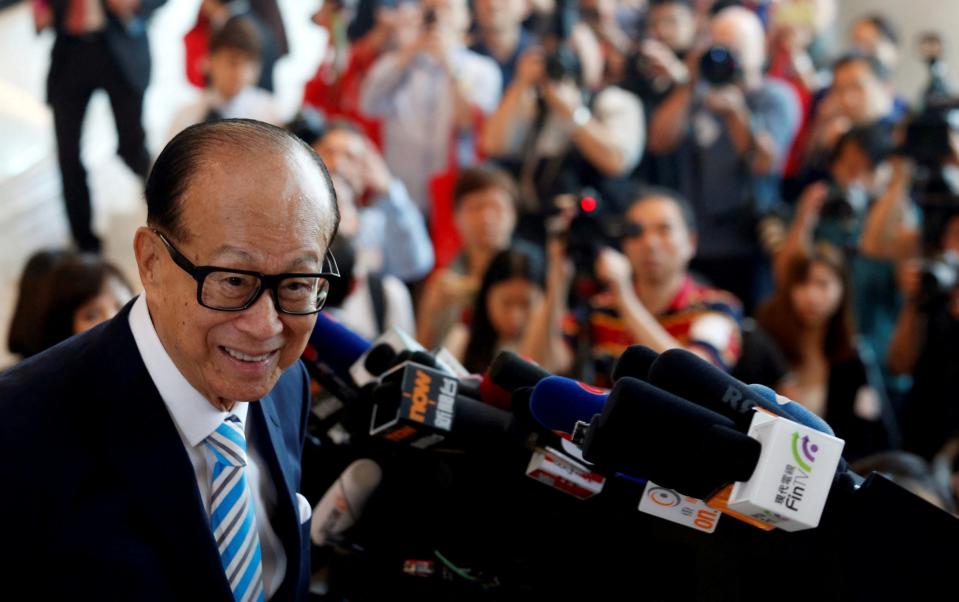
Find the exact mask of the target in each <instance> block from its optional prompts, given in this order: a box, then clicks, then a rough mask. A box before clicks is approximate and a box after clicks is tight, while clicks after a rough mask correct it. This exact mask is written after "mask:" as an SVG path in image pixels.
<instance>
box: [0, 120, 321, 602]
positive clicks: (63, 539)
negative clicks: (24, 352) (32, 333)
mask: <svg viewBox="0 0 959 602" xmlns="http://www.w3.org/2000/svg"><path fill="white" fill-rule="evenodd" d="M146 198H147V207H148V214H147V224H146V225H145V226H144V227H141V228H139V229H138V230H137V232H136V235H135V239H134V248H135V252H136V258H137V264H138V267H139V274H140V279H141V282H142V284H143V289H144V293H143V294H142V295H140V296H139V297H137V298H136V299H135V300H134V301H132V302H131V303H129V304H127V305H126V306H125V307H124V308H123V310H122V311H120V313H119V314H118V315H117V316H116V317H115V318H113V319H111V320H109V321H107V322H105V323H103V324H101V325H99V326H97V327H95V328H93V329H92V330H89V331H87V332H86V333H83V334H81V335H78V336H76V337H73V338H71V339H70V340H68V341H66V342H64V343H63V344H60V345H58V346H56V347H54V348H53V349H50V350H48V351H46V352H44V353H41V354H39V355H37V356H35V357H33V358H31V359H30V360H28V361H26V362H23V363H21V364H19V365H18V366H16V367H14V368H13V369H11V370H9V371H7V372H6V373H3V374H0V454H2V457H3V460H2V461H0V481H2V482H3V485H4V491H5V494H4V495H3V496H0V515H2V516H4V517H7V520H6V521H5V525H6V527H5V529H4V532H5V541H6V545H7V546H9V547H8V549H9V550H11V551H15V552H16V554H15V555H14V557H13V558H9V555H8V559H7V560H5V561H4V563H3V565H2V566H3V568H2V569H0V574H3V575H5V576H7V577H8V578H5V579H4V594H5V595H9V596H10V597H11V599H13V598H15V599H37V600H40V599H69V598H73V597H76V596H77V595H81V597H82V596H84V595H87V594H89V595H93V596H94V597H97V598H104V599H123V600H146V599H150V600H203V599H206V600H227V599H235V600H265V599H269V600H301V599H305V597H306V591H307V585H308V578H309V567H310V557H309V526H310V525H309V517H310V505H309V503H308V502H307V500H306V499H305V498H303V497H302V496H301V495H300V494H299V493H297V490H298V488H299V484H300V456H301V452H302V446H303V441H304V437H305V434H306V418H307V412H308V408H309V379H308V377H307V373H306V370H305V368H304V367H303V365H302V364H301V363H300V362H299V357H300V354H301V353H302V352H303V350H304V348H305V346H306V342H307V339H308V337H309V336H310V333H311V331H312V329H313V326H314V324H315V321H316V313H317V312H319V311H320V310H322V309H323V305H324V302H325V300H326V295H327V293H328V291H329V288H330V282H331V280H332V279H333V278H336V277H337V276H338V270H337V267H336V262H335V260H334V259H333V257H332V255H331V254H330V253H329V252H328V247H329V245H330V243H331V241H332V239H333V237H334V234H335V232H336V229H337V227H338V224H339V214H338V211H337V205H336V200H335V195H334V192H333V188H332V184H331V182H330V178H329V174H328V173H327V171H326V168H325V167H324V166H323V164H322V162H321V161H320V159H319V157H318V156H317V155H316V154H315V152H314V151H313V150H312V149H311V148H310V147H309V146H307V145H306V144H304V143H303V142H301V141H299V140H298V139H297V138H295V137H294V136H293V135H291V134H289V133H287V132H285V131H284V130H281V129H279V128H276V127H273V126H270V125H267V124H264V123H260V122H256V121H248V120H224V121H218V122H211V123H205V124H200V125H196V126H193V127H190V128H188V129H186V130H184V131H183V132H182V133H180V134H179V135H178V136H176V137H175V138H174V139H173V140H172V141H171V142H170V143H169V144H168V145H167V147H166V148H165V149H164V150H163V152H162V153H161V154H160V156H159V158H158V159H157V161H156V163H155V165H154V166H153V170H152V172H151V174H150V178H149V180H148V183H147V188H146ZM21 590H22V593H23V595H21V596H17V595H16V593H20V592H21ZM14 592H16V593H14ZM81 592H82V593H81ZM94 592H95V593H94Z"/></svg>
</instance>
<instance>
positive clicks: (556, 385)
mask: <svg viewBox="0 0 959 602" xmlns="http://www.w3.org/2000/svg"><path fill="white" fill-rule="evenodd" d="M604 405H606V393H605V392H604V391H601V390H599V389H596V388H593V387H589V386H588V385H584V384H582V383H580V382H578V381H575V380H573V379H571V378H565V377H562V376H550V377H547V378H544V379H543V380H541V381H539V382H538V383H537V384H536V386H535V387H533V393H532V395H531V396H530V399H529V410H530V413H531V414H532V415H533V418H535V419H536V421H537V422H539V423H540V424H541V425H543V426H544V427H546V428H548V429H549V430H552V431H560V432H563V433H572V432H573V429H574V427H575V426H576V423H577V422H579V421H583V422H589V420H590V419H591V418H592V417H593V416H595V415H596V414H599V413H600V412H602V411H603V406H604Z"/></svg>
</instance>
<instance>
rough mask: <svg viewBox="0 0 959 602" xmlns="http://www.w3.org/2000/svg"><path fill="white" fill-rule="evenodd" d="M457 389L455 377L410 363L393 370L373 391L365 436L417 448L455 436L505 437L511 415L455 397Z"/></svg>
mask: <svg viewBox="0 0 959 602" xmlns="http://www.w3.org/2000/svg"><path fill="white" fill-rule="evenodd" d="M412 355H413V356H416V355H417V352H414V353H413V354H412ZM459 385H460V382H459V379H457V378H456V377H455V376H452V375H449V374H447V373H445V372H443V371H441V370H437V369H435V368H431V367H428V366H424V365H421V364H417V363H414V362H407V363H405V364H401V365H399V366H396V367H394V368H393V369H392V370H391V371H390V372H388V373H386V374H384V375H383V377H382V378H381V383H380V384H379V385H377V386H376V387H375V388H374V389H373V413H372V416H371V420H370V435H375V436H379V437H382V438H385V439H387V440H389V441H394V442H403V443H406V444H408V445H410V446H412V447H416V448H420V449H426V448H429V447H432V446H434V445H436V444H437V443H440V442H442V441H444V440H446V439H447V438H449V437H451V436H452V435H453V434H454V432H455V435H456V436H458V437H461V438H463V439H470V438H488V437H499V436H505V435H506V434H507V433H508V432H509V430H510V427H511V425H512V415H511V414H510V413H509V412H505V411H503V410H500V409H497V408H494V407H492V406H490V405H487V404H484V403H482V402H480V401H477V400H475V399H471V398H469V397H466V396H464V395H460V394H459V393H458V390H459ZM454 425H455V430H454Z"/></svg>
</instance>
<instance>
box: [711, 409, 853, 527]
mask: <svg viewBox="0 0 959 602" xmlns="http://www.w3.org/2000/svg"><path fill="white" fill-rule="evenodd" d="M747 434H748V435H749V436H750V437H752V438H754V439H756V440H757V441H759V442H760V443H762V452H760V456H759V462H757V463H756V469H755V470H754V471H753V474H752V476H751V477H750V479H749V481H746V482H745V483H742V482H740V483H736V484H735V485H734V486H733V490H732V492H731V494H730V497H729V507H730V508H732V509H733V510H736V511H737V512H741V513H743V514H746V515H748V516H751V517H753V518H755V519H757V520H760V521H762V522H765V523H768V524H770V525H773V526H775V527H777V528H779V529H782V530H783V531H803V530H805V529H813V528H815V527H817V526H819V520H820V519H821V518H822V512H823V509H824V508H825V506H826V499H827V498H828V497H829V490H830V488H831V487H832V483H833V477H834V476H835V474H836V468H837V467H838V466H839V460H840V458H841V457H842V450H843V447H844V446H845V444H846V442H845V441H843V440H842V439H839V438H837V437H832V436H830V435H827V434H825V433H821V432H819V431H817V430H815V429H812V428H809V427H807V426H804V425H802V424H799V423H797V422H793V421H791V420H789V419H787V418H782V417H779V416H772V415H770V414H767V413H766V412H762V411H757V412H756V413H755V415H754V416H753V421H752V423H751V424H750V426H749V432H748V433H747Z"/></svg>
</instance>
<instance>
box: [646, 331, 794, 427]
mask: <svg viewBox="0 0 959 602" xmlns="http://www.w3.org/2000/svg"><path fill="white" fill-rule="evenodd" d="M649 382H650V383H652V384H654V385H656V386H657V387H659V388H661V389H663V390H665V391H669V392H670V393H673V394H674V395H677V396H679V397H682V398H683V399H687V400H689V401H691V402H693V403H696V404H699V405H701V406H703V407H704V408H709V409H710V410H713V411H714V412H718V413H719V414H722V415H723V416H725V417H727V418H729V419H731V420H733V421H734V422H735V423H736V426H737V427H738V428H739V430H740V431H742V432H746V431H747V430H749V425H750V423H751V422H752V417H753V411H752V410H753V408H754V407H755V406H759V407H761V408H763V409H765V410H767V411H769V412H770V413H772V414H774V415H776V416H782V417H783V418H789V416H788V415H787V414H786V412H785V411H783V409H782V408H781V407H780V406H779V404H778V403H770V402H769V401H767V400H766V399H764V398H762V397H761V396H759V395H757V394H756V393H754V392H753V391H752V390H750V388H749V387H748V386H746V384H745V383H742V382H740V381H739V380H737V379H735V378H733V377H732V376H730V375H729V374H726V373H725V372H724V371H722V370H721V369H719V368H717V367H716V366H714V365H712V364H710V363H709V362H707V361H706V360H704V359H702V358H701V357H699V356H698V355H696V354H694V353H691V352H689V351H686V350H685V349H670V350H668V351H664V352H663V353H661V354H660V355H659V358H658V359H657V360H656V361H655V362H653V365H652V366H650V368H649Z"/></svg>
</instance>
